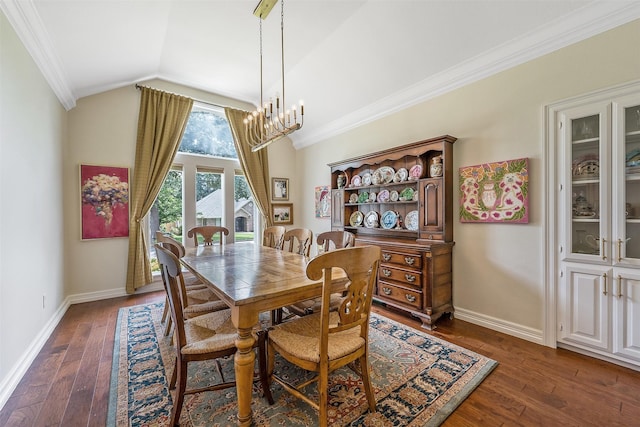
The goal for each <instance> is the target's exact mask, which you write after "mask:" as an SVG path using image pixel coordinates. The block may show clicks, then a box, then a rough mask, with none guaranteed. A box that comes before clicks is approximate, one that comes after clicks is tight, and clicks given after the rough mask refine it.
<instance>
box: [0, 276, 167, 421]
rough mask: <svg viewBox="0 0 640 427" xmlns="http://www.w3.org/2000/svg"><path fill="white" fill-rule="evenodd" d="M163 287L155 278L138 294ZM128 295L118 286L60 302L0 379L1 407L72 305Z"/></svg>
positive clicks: (72, 296)
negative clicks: (0, 379) (14, 363)
mask: <svg viewBox="0 0 640 427" xmlns="http://www.w3.org/2000/svg"><path fill="white" fill-rule="evenodd" d="M163 289H164V287H163V285H162V281H157V280H154V281H153V282H152V283H151V284H149V285H147V286H143V287H142V288H140V289H138V290H137V291H136V294H139V293H140V294H142V293H147V292H155V291H160V290H163ZM127 295H128V294H127V291H126V289H124V288H117V289H109V290H105V291H98V292H87V293H83V294H74V295H69V296H68V297H67V298H65V300H64V301H63V302H62V304H60V307H58V309H57V310H56V311H55V313H54V314H53V316H51V318H50V319H49V321H48V322H47V323H46V324H45V326H44V327H43V328H42V330H41V331H40V333H39V334H38V335H37V336H36V338H35V339H34V340H33V342H32V343H31V345H30V346H29V348H27V350H26V351H25V353H24V354H23V355H22V357H21V358H20V359H19V360H20V362H19V363H18V364H16V365H15V366H14V367H13V368H12V369H11V370H10V371H9V374H8V375H7V376H6V377H5V378H3V379H2V381H0V409H2V408H3V407H4V405H5V404H6V403H7V400H9V398H10V397H11V394H12V393H13V391H14V390H15V389H16V387H17V386H18V384H19V383H20V380H21V379H22V377H23V376H24V374H25V373H26V372H27V370H28V369H29V367H30V366H31V363H32V362H33V361H34V360H35V358H36V357H37V356H38V354H39V353H40V350H42V347H44V344H45V343H46V342H47V340H48V339H49V337H50V336H51V334H52V333H53V330H54V329H55V328H56V326H58V323H59V322H60V320H61V319H62V317H63V316H64V314H65V313H66V312H67V310H68V309H69V307H70V306H71V305H73V304H81V303H84V302H92V301H99V300H103V299H109V298H118V297H124V296H127Z"/></svg>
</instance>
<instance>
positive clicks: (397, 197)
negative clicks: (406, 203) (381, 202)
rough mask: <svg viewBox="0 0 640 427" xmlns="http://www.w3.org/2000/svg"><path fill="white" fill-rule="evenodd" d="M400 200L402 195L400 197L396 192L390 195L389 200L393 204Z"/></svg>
mask: <svg viewBox="0 0 640 427" xmlns="http://www.w3.org/2000/svg"><path fill="white" fill-rule="evenodd" d="M399 198H400V195H398V192H397V191H396V190H393V191H392V192H391V193H390V194H389V200H391V201H392V202H397V201H398V199H399Z"/></svg>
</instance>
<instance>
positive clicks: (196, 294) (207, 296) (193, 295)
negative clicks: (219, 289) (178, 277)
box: [187, 288, 220, 303]
mask: <svg viewBox="0 0 640 427" xmlns="http://www.w3.org/2000/svg"><path fill="white" fill-rule="evenodd" d="M187 296H188V297H189V299H190V300H192V301H193V303H200V302H206V301H220V298H219V297H218V295H216V294H215V292H213V291H212V290H211V289H208V288H205V289H194V290H190V289H187Z"/></svg>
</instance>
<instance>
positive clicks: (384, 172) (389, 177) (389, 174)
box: [376, 166, 396, 184]
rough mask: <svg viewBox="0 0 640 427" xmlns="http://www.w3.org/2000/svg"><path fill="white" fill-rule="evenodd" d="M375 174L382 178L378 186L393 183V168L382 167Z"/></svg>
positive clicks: (394, 172)
mask: <svg viewBox="0 0 640 427" xmlns="http://www.w3.org/2000/svg"><path fill="white" fill-rule="evenodd" d="M376 172H379V173H380V175H381V177H382V181H380V184H389V183H390V182H393V177H394V175H395V174H396V171H394V170H393V168H392V167H389V166H382V167H381V168H380V169H378V170H377V171H376Z"/></svg>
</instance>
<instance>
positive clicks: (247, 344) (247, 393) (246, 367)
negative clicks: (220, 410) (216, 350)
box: [234, 328, 256, 426]
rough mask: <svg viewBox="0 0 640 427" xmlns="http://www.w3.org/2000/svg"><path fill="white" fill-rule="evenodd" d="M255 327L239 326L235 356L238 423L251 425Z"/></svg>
mask: <svg viewBox="0 0 640 427" xmlns="http://www.w3.org/2000/svg"><path fill="white" fill-rule="evenodd" d="M252 329H253V328H238V338H237V339H236V347H237V348H238V350H237V352H236V354H235V357H234V367H235V371H236V391H237V393H238V425H239V426H250V425H251V397H252V388H253V387H252V385H253V369H254V363H255V359H256V355H255V353H254V351H253V345H254V344H255V339H254V338H253V334H252V333H251V331H252Z"/></svg>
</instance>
